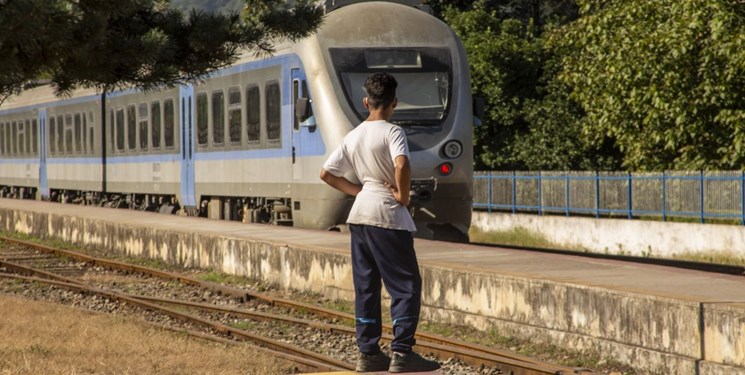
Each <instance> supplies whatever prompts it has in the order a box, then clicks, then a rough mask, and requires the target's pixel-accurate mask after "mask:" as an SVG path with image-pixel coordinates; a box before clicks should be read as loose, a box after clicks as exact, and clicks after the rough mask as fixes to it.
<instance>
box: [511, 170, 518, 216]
mask: <svg viewBox="0 0 745 375" xmlns="http://www.w3.org/2000/svg"><path fill="white" fill-rule="evenodd" d="M516 206H517V174H516V173H515V171H512V213H513V214H514V213H516V212H517V207H516Z"/></svg>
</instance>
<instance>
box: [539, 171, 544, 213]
mask: <svg viewBox="0 0 745 375" xmlns="http://www.w3.org/2000/svg"><path fill="white" fill-rule="evenodd" d="M542 187H543V179H542V178H541V171H538V215H543V191H542Z"/></svg>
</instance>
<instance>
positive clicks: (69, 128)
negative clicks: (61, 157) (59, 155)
mask: <svg viewBox="0 0 745 375" xmlns="http://www.w3.org/2000/svg"><path fill="white" fill-rule="evenodd" d="M73 140H74V138H73V123H72V115H65V153H67V154H71V153H72V152H73V149H72V146H73Z"/></svg>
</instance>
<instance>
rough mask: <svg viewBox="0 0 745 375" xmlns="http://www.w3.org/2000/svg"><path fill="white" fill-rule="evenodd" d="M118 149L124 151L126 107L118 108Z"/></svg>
mask: <svg viewBox="0 0 745 375" xmlns="http://www.w3.org/2000/svg"><path fill="white" fill-rule="evenodd" d="M116 149H117V150H119V151H124V108H117V109H116Z"/></svg>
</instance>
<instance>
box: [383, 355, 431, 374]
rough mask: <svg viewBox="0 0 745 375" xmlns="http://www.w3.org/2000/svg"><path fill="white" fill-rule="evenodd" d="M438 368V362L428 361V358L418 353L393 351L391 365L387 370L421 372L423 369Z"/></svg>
mask: <svg viewBox="0 0 745 375" xmlns="http://www.w3.org/2000/svg"><path fill="white" fill-rule="evenodd" d="M438 368H440V364H439V363H437V361H430V360H429V359H426V358H423V357H422V356H420V355H419V354H416V353H414V352H411V353H397V352H394V353H393V359H391V366H390V367H389V368H388V372H393V373H397V372H423V371H434V370H437V369H438Z"/></svg>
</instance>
